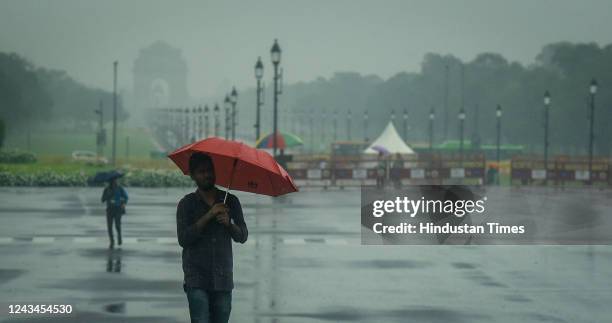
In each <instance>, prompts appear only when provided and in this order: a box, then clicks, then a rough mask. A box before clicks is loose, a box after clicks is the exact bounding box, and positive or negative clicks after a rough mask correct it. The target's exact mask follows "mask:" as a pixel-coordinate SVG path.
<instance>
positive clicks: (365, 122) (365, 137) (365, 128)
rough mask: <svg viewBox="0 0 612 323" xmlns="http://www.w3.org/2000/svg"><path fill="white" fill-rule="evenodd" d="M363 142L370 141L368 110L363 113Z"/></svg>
mask: <svg viewBox="0 0 612 323" xmlns="http://www.w3.org/2000/svg"><path fill="white" fill-rule="evenodd" d="M363 141H365V142H367V141H368V110H364V111H363Z"/></svg>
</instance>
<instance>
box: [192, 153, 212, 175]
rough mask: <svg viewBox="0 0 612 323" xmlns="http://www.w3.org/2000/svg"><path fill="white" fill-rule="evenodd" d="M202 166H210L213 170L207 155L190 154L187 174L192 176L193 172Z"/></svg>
mask: <svg viewBox="0 0 612 323" xmlns="http://www.w3.org/2000/svg"><path fill="white" fill-rule="evenodd" d="M202 165H206V166H208V165H210V167H213V169H214V164H213V161H212V158H210V156H209V155H208V154H205V153H202V152H195V153H193V154H191V156H190V157H189V173H190V174H193V172H194V171H195V170H196V169H197V168H198V167H200V166H202Z"/></svg>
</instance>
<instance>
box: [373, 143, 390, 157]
mask: <svg viewBox="0 0 612 323" xmlns="http://www.w3.org/2000/svg"><path fill="white" fill-rule="evenodd" d="M370 148H371V149H372V150H374V151H377V152H379V153H382V154H383V155H385V156H386V155H389V154H390V152H389V149H387V148H385V147H383V146H381V145H374V146H372V147H370Z"/></svg>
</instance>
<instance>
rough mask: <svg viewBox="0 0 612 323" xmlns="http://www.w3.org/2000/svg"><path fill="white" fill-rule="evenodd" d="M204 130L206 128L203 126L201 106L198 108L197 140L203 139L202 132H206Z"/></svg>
mask: <svg viewBox="0 0 612 323" xmlns="http://www.w3.org/2000/svg"><path fill="white" fill-rule="evenodd" d="M203 128H204V127H203V124H202V106H201V105H199V106H198V132H197V138H196V140H200V139H202V132H203V131H204V129H203Z"/></svg>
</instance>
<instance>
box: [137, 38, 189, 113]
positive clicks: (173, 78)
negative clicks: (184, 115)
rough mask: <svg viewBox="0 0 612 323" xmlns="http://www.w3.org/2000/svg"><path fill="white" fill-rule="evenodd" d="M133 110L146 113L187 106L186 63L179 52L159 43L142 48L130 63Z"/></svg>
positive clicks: (163, 43) (166, 44) (161, 42)
mask: <svg viewBox="0 0 612 323" xmlns="http://www.w3.org/2000/svg"><path fill="white" fill-rule="evenodd" d="M133 73H134V91H133V97H132V104H133V106H134V108H135V109H136V110H137V111H139V112H141V113H146V111H147V109H151V108H166V107H181V106H185V105H187V104H188V103H189V102H190V98H189V93H188V91H187V63H186V62H185V60H184V59H183V57H182V55H181V50H180V49H177V48H174V47H172V46H170V45H169V44H168V43H165V42H163V41H157V42H155V43H153V44H152V45H150V46H149V47H146V48H143V49H141V50H140V53H139V54H138V58H136V61H134V70H133Z"/></svg>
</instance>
